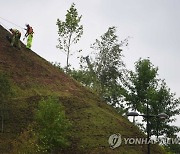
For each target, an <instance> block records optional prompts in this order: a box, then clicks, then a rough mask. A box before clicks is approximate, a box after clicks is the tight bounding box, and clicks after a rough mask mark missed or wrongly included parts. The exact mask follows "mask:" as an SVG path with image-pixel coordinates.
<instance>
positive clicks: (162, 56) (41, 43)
mask: <svg viewBox="0 0 180 154" xmlns="http://www.w3.org/2000/svg"><path fill="white" fill-rule="evenodd" d="M73 2H74V3H75V4H76V8H77V9H78V13H79V15H82V21H81V23H82V25H83V26H84V34H83V37H82V38H81V41H80V42H79V43H78V44H77V45H76V46H75V48H77V49H83V55H88V54H89V53H90V52H91V49H90V44H92V43H94V42H95V39H96V38H99V37H100V35H102V34H104V33H105V32H106V31H107V29H108V27H110V26H116V27H117V35H118V36H119V40H122V39H124V38H126V37H127V36H130V37H131V39H130V41H129V47H128V48H127V49H126V50H124V51H123V54H124V56H125V58H124V62H125V63H126V65H127V68H129V69H134V62H135V61H137V60H138V59H139V58H140V57H142V58H147V57H149V58H150V60H151V62H152V63H153V64H154V65H155V66H158V67H159V71H158V73H159V77H160V78H161V79H165V81H166V83H167V85H168V86H169V87H170V88H171V91H172V92H176V94H177V97H179V96H180V70H179V66H180V60H179V57H180V51H179V50H180V30H179V28H180V0H74V1H73V0H15V1H13V0H1V1H0V17H1V18H4V19H6V20H8V21H10V22H12V23H15V24H16V25H18V26H20V27H24V26H25V24H26V23H29V24H30V25H32V27H33V29H34V31H35V35H34V40H33V45H32V50H33V51H34V52H36V53H37V54H39V55H40V56H42V57H43V58H45V59H47V60H48V61H51V62H55V61H56V62H60V63H61V64H62V65H63V66H64V64H65V55H64V54H63V53H61V52H60V51H59V49H57V48H56V45H57V44H58V41H57V39H58V34H57V25H56V21H57V18H59V19H60V20H64V19H65V14H66V13H67V10H68V9H69V8H70V6H71V4H72V3H73ZM1 18H0V24H2V25H3V26H5V28H18V29H19V30H22V29H21V28H19V27H16V26H15V25H13V24H10V23H9V22H6V21H4V20H2V19H1ZM22 38H23V37H22ZM75 48H74V50H75ZM70 62H71V64H72V65H73V66H75V67H77V66H78V60H77V59H76V58H73V57H71V59H70ZM178 119H179V120H178V123H179V125H180V118H178Z"/></svg>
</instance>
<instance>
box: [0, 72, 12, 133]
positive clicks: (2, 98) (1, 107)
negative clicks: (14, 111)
mask: <svg viewBox="0 0 180 154" xmlns="http://www.w3.org/2000/svg"><path fill="white" fill-rule="evenodd" d="M11 95H12V88H11V84H10V82H9V80H8V77H7V75H5V74H3V73H0V112H1V132H4V118H5V112H6V110H7V107H6V102H7V101H8V100H9V98H10V97H11Z"/></svg>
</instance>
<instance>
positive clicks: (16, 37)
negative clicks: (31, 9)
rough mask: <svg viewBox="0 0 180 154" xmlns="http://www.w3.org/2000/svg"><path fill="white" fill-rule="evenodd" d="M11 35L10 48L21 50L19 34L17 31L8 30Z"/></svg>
mask: <svg viewBox="0 0 180 154" xmlns="http://www.w3.org/2000/svg"><path fill="white" fill-rule="evenodd" d="M9 30H10V32H11V33H12V39H11V46H14V47H18V49H21V44H20V38H21V32H20V31H19V30H17V29H12V28H11V29H9Z"/></svg>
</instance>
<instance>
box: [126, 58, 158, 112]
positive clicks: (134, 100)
mask: <svg viewBox="0 0 180 154" xmlns="http://www.w3.org/2000/svg"><path fill="white" fill-rule="evenodd" d="M157 71H158V68H157V67H154V65H153V64H152V63H151V62H150V60H149V59H139V60H138V61H137V62H136V63H135V71H134V72H133V71H129V75H128V77H127V80H126V82H124V84H125V87H126V93H125V94H126V95H125V98H126V99H125V100H126V102H127V105H128V106H129V107H130V108H131V109H133V110H135V111H139V112H143V108H144V109H145V108H146V101H147V99H148V96H149V95H150V94H151V93H152V89H154V88H155V87H156V86H157V82H158V79H157V75H158V74H157Z"/></svg>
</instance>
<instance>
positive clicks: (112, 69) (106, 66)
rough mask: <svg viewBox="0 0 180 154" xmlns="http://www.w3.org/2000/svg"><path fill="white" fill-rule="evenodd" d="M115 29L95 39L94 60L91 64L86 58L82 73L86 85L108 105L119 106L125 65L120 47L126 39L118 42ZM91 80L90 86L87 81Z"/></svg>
mask: <svg viewBox="0 0 180 154" xmlns="http://www.w3.org/2000/svg"><path fill="white" fill-rule="evenodd" d="M115 33H116V28H115V27H109V28H108V31H107V32H106V33H105V34H103V35H102V36H101V37H100V39H99V40H98V39H96V41H95V43H93V44H92V46H91V48H92V49H93V50H94V53H95V55H94V57H95V58H94V59H92V58H91V62H90V60H89V59H87V57H86V62H87V64H88V67H89V70H87V67H84V68H82V69H83V71H82V72H86V73H84V74H86V75H87V76H86V77H87V78H88V80H87V81H88V84H87V85H89V86H91V87H92V88H93V89H95V90H96V92H97V93H98V94H100V95H101V96H102V98H103V99H104V100H106V101H107V102H108V103H109V104H111V105H113V106H115V105H117V104H118V105H120V98H121V93H122V92H123V88H122V86H121V81H122V80H123V72H124V70H125V65H124V63H123V61H122V56H123V55H122V49H121V47H122V46H123V45H124V44H126V45H127V41H128V40H127V39H125V40H124V41H121V43H119V42H118V37H117V35H116V34H115ZM90 78H91V84H90V83H89V79H90Z"/></svg>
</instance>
